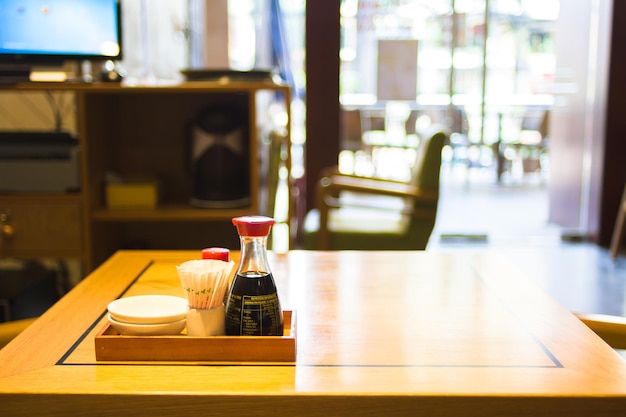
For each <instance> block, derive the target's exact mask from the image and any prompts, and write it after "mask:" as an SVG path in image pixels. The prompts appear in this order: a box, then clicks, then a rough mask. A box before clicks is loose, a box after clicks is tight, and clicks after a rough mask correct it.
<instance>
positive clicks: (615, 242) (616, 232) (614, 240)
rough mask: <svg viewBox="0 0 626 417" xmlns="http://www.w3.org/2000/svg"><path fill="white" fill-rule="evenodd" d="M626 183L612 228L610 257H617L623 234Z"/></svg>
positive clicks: (625, 209)
mask: <svg viewBox="0 0 626 417" xmlns="http://www.w3.org/2000/svg"><path fill="white" fill-rule="evenodd" d="M625 218H626V185H624V191H623V193H622V202H621V203H620V205H619V211H618V212H617V219H616V220H615V228H614V229H613V236H612V237H611V249H610V252H611V258H612V259H615V258H617V252H619V246H620V244H621V243H622V237H623V236H624V229H626V222H625V221H624V220H626V219H625Z"/></svg>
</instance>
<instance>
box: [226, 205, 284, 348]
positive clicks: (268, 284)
mask: <svg viewBox="0 0 626 417" xmlns="http://www.w3.org/2000/svg"><path fill="white" fill-rule="evenodd" d="M232 221H233V225H234V226H235V227H236V228H237V233H238V234H239V240H240V242H241V261H240V262H239V267H238V269H237V273H236V274H235V278H234V279H233V283H232V285H231V288H230V292H229V294H228V300H227V302H226V334H227V335H231V336H237V335H240V336H282V335H283V312H282V310H281V307H280V301H279V299H278V293H277V291H276V284H275V282H274V277H273V275H272V272H271V271H270V267H269V264H268V262H267V237H268V235H269V233H270V230H271V228H272V225H274V219H272V218H271V217H265V216H243V217H235V218H234V219H233V220H232Z"/></svg>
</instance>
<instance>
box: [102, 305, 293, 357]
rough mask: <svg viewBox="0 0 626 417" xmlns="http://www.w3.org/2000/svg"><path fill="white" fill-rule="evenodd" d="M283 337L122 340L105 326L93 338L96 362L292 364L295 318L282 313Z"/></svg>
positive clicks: (290, 313)
mask: <svg viewBox="0 0 626 417" xmlns="http://www.w3.org/2000/svg"><path fill="white" fill-rule="evenodd" d="M283 321H284V331H283V336H211V337H192V336H187V335H184V334H180V335H176V336H123V335H120V334H119V333H118V332H117V331H116V330H115V329H114V328H113V327H111V326H110V325H109V323H107V324H106V326H104V327H103V328H102V330H101V331H100V332H98V334H97V335H96V337H95V344H96V360H99V361H161V362H169V361H193V362H295V360H296V314H295V312H293V311H289V310H285V311H283Z"/></svg>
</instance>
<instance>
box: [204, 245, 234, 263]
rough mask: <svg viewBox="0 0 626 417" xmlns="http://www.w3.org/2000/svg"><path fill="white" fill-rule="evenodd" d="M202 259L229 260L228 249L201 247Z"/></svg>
mask: <svg viewBox="0 0 626 417" xmlns="http://www.w3.org/2000/svg"><path fill="white" fill-rule="evenodd" d="M202 259H217V260H219V261H224V262H229V261H230V250H229V249H226V248H204V249H202Z"/></svg>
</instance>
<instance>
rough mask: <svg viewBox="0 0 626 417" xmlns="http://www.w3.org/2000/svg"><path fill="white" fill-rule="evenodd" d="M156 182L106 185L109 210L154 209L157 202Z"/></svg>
mask: <svg viewBox="0 0 626 417" xmlns="http://www.w3.org/2000/svg"><path fill="white" fill-rule="evenodd" d="M158 194H159V193H158V186H157V183H156V181H145V182H128V183H120V184H107V186H106V200H107V205H108V207H109V208H116V209H117V208H131V209H136V208H155V207H156V205H157V202H158V200H159V195H158Z"/></svg>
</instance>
